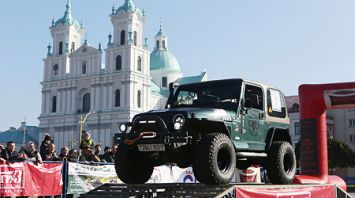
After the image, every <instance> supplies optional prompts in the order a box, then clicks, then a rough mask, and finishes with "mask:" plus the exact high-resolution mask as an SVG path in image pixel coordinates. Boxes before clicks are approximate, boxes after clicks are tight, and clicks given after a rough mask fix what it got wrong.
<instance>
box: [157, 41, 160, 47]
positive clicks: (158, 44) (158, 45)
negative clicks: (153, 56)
mask: <svg viewBox="0 0 355 198" xmlns="http://www.w3.org/2000/svg"><path fill="white" fill-rule="evenodd" d="M159 48H160V42H159V41H157V49H159Z"/></svg>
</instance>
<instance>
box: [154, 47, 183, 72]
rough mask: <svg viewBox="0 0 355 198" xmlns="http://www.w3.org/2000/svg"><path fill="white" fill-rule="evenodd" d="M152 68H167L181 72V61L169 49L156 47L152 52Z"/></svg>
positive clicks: (170, 70) (167, 69) (169, 70)
mask: <svg viewBox="0 0 355 198" xmlns="http://www.w3.org/2000/svg"><path fill="white" fill-rule="evenodd" d="M150 70H151V71H153V70H165V71H167V72H181V69H180V63H179V62H178V60H177V59H176V58H175V56H174V55H173V54H172V53H170V52H169V51H168V50H167V49H164V50H157V49H155V50H154V51H153V52H152V53H151V54H150Z"/></svg>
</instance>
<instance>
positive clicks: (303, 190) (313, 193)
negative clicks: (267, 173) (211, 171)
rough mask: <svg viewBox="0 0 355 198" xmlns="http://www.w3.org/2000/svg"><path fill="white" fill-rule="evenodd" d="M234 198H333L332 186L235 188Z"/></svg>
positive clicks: (333, 190)
mask: <svg viewBox="0 0 355 198" xmlns="http://www.w3.org/2000/svg"><path fill="white" fill-rule="evenodd" d="M236 197H240V198H243V197H245V198H249V197H253V198H312V197H322V198H334V197H335V187H334V186H331V185H329V186H309V187H289V188H255V187H246V186H243V187H237V188H236Z"/></svg>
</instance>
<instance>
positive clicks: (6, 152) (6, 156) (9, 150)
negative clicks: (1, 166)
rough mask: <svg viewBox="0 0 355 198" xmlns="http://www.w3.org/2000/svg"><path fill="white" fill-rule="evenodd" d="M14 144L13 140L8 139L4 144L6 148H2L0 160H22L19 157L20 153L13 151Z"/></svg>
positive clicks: (2, 161)
mask: <svg viewBox="0 0 355 198" xmlns="http://www.w3.org/2000/svg"><path fill="white" fill-rule="evenodd" d="M15 148H16V144H15V142H13V141H9V142H7V144H6V148H5V149H2V151H1V154H0V162H1V163H4V162H6V161H10V162H11V161H17V160H23V157H22V158H21V157H20V155H19V154H18V153H17V152H16V151H15Z"/></svg>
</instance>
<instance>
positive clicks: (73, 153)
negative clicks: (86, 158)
mask: <svg viewBox="0 0 355 198" xmlns="http://www.w3.org/2000/svg"><path fill="white" fill-rule="evenodd" d="M68 161H69V162H76V161H78V151H77V150H75V149H71V150H70V151H69V153H68Z"/></svg>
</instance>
